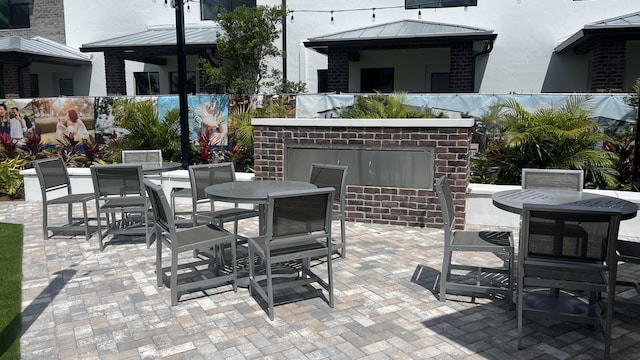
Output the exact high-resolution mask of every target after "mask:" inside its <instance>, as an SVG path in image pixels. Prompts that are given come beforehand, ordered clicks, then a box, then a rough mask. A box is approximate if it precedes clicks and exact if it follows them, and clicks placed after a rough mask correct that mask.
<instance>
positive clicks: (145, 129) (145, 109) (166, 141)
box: [113, 99, 182, 162]
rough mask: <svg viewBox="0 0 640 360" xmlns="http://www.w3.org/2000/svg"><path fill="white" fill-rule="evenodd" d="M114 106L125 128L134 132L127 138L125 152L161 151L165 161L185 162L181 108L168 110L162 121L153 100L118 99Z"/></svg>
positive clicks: (124, 146)
mask: <svg viewBox="0 0 640 360" xmlns="http://www.w3.org/2000/svg"><path fill="white" fill-rule="evenodd" d="M113 107H114V113H116V114H118V115H119V116H121V117H122V120H121V125H122V127H124V128H125V129H128V130H129V131H130V132H131V133H130V134H128V135H126V136H125V138H124V141H123V144H122V149H162V157H163V158H164V159H166V160H169V161H177V162H180V161H181V160H182V148H181V143H180V111H179V109H175V108H174V109H171V110H169V111H168V112H167V113H166V114H165V115H164V117H163V118H162V119H161V120H160V119H159V118H158V111H157V109H156V106H155V104H154V103H153V102H152V101H151V100H142V101H136V100H133V99H118V100H116V101H115V102H114V105H113Z"/></svg>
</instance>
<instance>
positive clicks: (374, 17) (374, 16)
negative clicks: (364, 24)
mask: <svg viewBox="0 0 640 360" xmlns="http://www.w3.org/2000/svg"><path fill="white" fill-rule="evenodd" d="M372 10H373V12H372V13H371V21H376V8H373V9H372Z"/></svg>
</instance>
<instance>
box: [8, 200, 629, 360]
mask: <svg viewBox="0 0 640 360" xmlns="http://www.w3.org/2000/svg"><path fill="white" fill-rule="evenodd" d="M26 214H29V215H28V216H26ZM41 214H42V211H41V203H39V202H35V203H27V202H19V201H17V202H0V222H22V223H23V224H24V225H25V236H24V263H23V274H24V278H23V302H22V308H23V318H22V319H23V329H24V334H23V336H22V339H21V349H22V358H23V359H158V358H165V359H213V358H215V359H222V358H227V359H262V358H269V359H429V358H437V359H462V358H465V359H466V358H471V359H569V358H576V357H580V358H581V359H599V358H601V357H602V348H603V342H602V335H601V334H600V333H599V332H597V331H594V330H592V329H590V328H589V327H586V326H581V325H578V324H571V323H561V322H554V321H549V320H539V321H533V320H531V319H527V320H526V321H525V332H526V334H527V336H526V339H525V343H526V345H527V347H526V348H525V349H523V350H518V349H517V332H516V325H517V324H516V318H515V312H514V311H513V310H510V309H509V305H508V304H507V303H505V302H504V301H501V300H491V299H476V302H475V303H473V302H471V300H470V298H469V297H464V296H451V298H450V299H448V300H447V301H446V302H444V303H442V302H440V301H439V300H438V298H437V293H436V290H435V289H434V282H435V281H436V279H437V278H438V275H439V269H440V265H441V261H442V245H441V243H442V237H443V233H442V231H440V230H436V229H415V228H405V227H399V226H388V225H376V224H362V223H347V258H346V259H341V258H336V260H335V261H334V271H335V275H334V276H335V308H333V309H331V308H329V306H328V305H327V303H326V302H325V300H324V298H323V297H319V296H318V295H319V294H320V292H319V291H317V292H314V293H312V294H311V295H309V294H308V293H307V292H306V291H303V289H301V290H300V291H296V292H295V294H294V295H288V296H284V297H281V299H283V300H285V302H284V303H283V304H280V305H277V306H276V319H275V321H273V322H272V321H269V319H268V316H267V314H266V312H265V311H264V309H263V307H262V306H261V305H260V304H259V303H258V302H257V301H256V299H254V298H253V297H252V296H250V295H249V293H248V291H247V290H246V289H239V290H238V292H237V293H234V292H233V291H232V288H231V286H228V285H225V286H221V287H218V288H214V289H210V290H206V291H203V292H195V293H191V294H188V295H183V296H182V297H181V299H180V302H179V304H178V305H177V306H173V307H172V306H171V305H170V294H169V290H168V289H167V288H158V287H156V284H155V281H156V278H155V271H154V269H155V265H154V264H155V248H153V247H152V248H151V249H148V248H147V247H146V245H144V244H143V243H134V242H132V243H126V242H123V243H117V244H113V245H111V244H108V245H107V246H106V248H105V250H104V251H100V250H98V244H97V236H95V235H94V236H93V238H91V239H90V240H89V241H87V240H85V239H84V237H82V236H77V237H73V236H57V237H54V238H51V239H48V240H43V239H42V231H41V229H42V228H41ZM242 225H243V226H244V228H248V229H249V232H251V231H255V228H256V224H255V223H254V222H253V220H250V221H248V222H245V223H244V224H242ZM488 256H491V255H488ZM479 260H480V261H489V259H486V258H485V259H482V258H479ZM493 260H494V261H495V260H497V259H493ZM637 268H639V267H638V266H635V267H633V266H622V267H621V269H620V271H621V276H627V277H631V278H634V277H635V278H637V276H638V275H640V274H637V273H634V272H632V271H637V270H639V269H637ZM639 340H640V317H639V315H638V314H636V313H635V312H631V311H625V310H620V311H618V312H616V321H615V324H614V339H613V343H612V345H613V348H612V357H613V358H621V359H622V358H625V359H632V358H636V359H637V358H640V342H639Z"/></svg>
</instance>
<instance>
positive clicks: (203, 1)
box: [200, 0, 256, 20]
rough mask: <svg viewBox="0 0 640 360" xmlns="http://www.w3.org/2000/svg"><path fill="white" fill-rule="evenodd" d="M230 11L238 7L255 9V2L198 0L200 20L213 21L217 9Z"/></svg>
mask: <svg viewBox="0 0 640 360" xmlns="http://www.w3.org/2000/svg"><path fill="white" fill-rule="evenodd" d="M218 6H220V7H221V8H223V9H226V10H229V11H232V10H233V9H235V8H237V7H239V6H246V7H252V8H254V7H256V0H200V18H201V19H202V20H215V19H216V18H217V17H218V10H217V7H218Z"/></svg>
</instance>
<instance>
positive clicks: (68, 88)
mask: <svg viewBox="0 0 640 360" xmlns="http://www.w3.org/2000/svg"><path fill="white" fill-rule="evenodd" d="M60 95H64V96H73V80H72V79H60Z"/></svg>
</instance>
